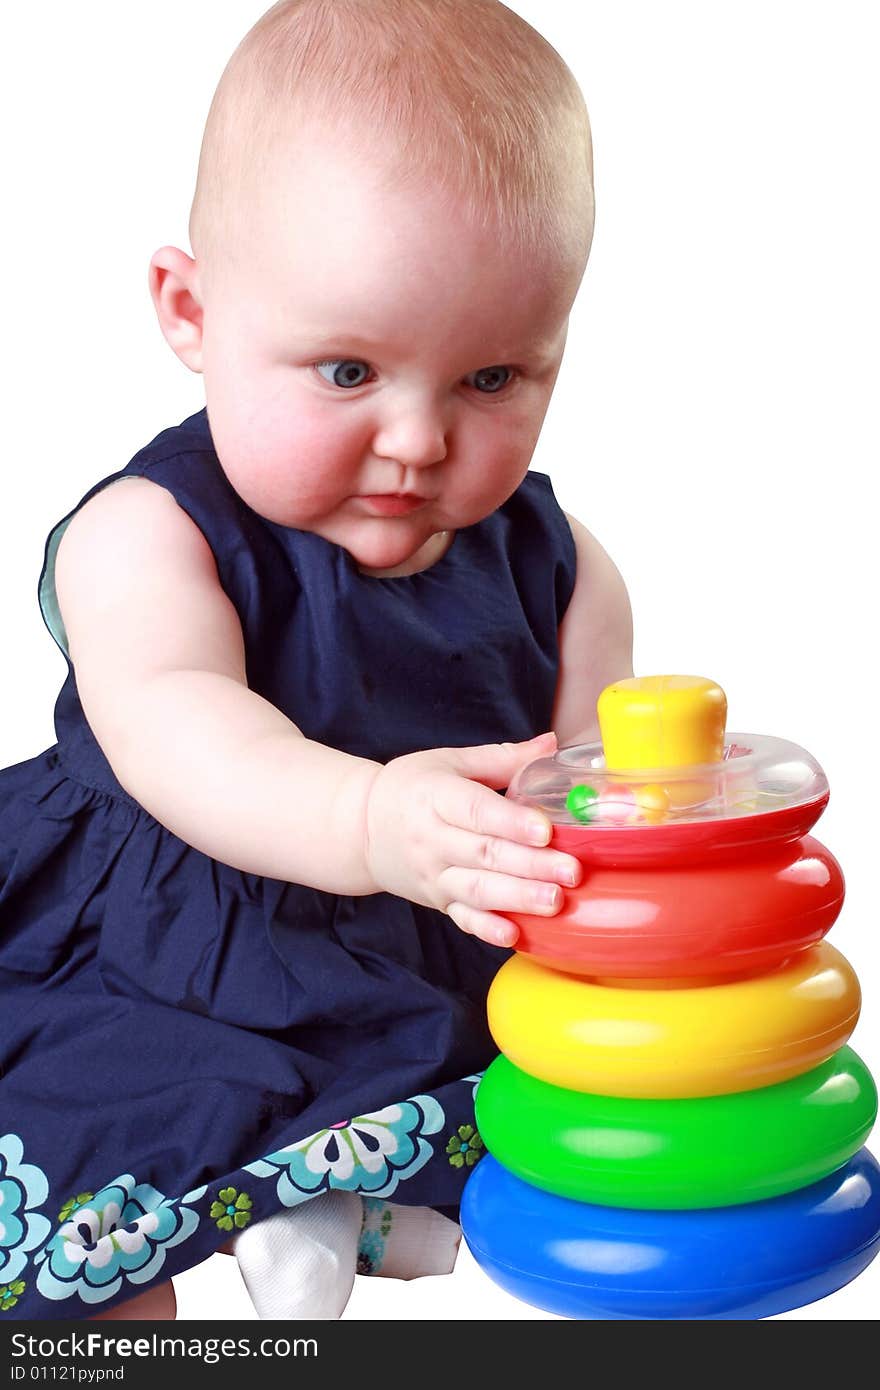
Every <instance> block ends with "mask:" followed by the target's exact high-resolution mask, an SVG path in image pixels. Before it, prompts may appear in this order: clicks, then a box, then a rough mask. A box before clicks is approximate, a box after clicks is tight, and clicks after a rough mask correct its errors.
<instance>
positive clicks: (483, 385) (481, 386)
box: [465, 367, 513, 396]
mask: <svg viewBox="0 0 880 1390" xmlns="http://www.w3.org/2000/svg"><path fill="white" fill-rule="evenodd" d="M512 380H513V372H512V370H511V368H510V367H481V368H480V370H479V371H478V372H469V373H468V375H467V376H466V377H465V381H466V382H467V384H468V386H473V388H474V390H476V391H482V392H483V394H484V395H486V396H488V395H492V394H493V393H494V392H495V391H502V390H503V389H504V387H505V386H506V385H507V383H508V382H509V381H512Z"/></svg>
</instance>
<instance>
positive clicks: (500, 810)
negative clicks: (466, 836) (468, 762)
mask: <svg viewBox="0 0 880 1390" xmlns="http://www.w3.org/2000/svg"><path fill="white" fill-rule="evenodd" d="M434 809H435V810H436V812H437V814H438V815H439V816H440V817H441V819H442V820H444V821H445V822H446V824H447V825H452V826H455V827H457V828H458V829H459V830H470V831H472V832H475V833H476V834H477V835H486V836H497V837H498V838H500V839H502V840H516V841H518V843H520V844H523V845H547V844H549V843H550V837H551V835H552V833H553V827H552V826H551V824H550V820H549V818H548V817H547V816H545V815H544V813H543V812H542V811H536V810H534V809H533V808H532V807H529V806H521V805H520V804H519V803H518V802H516V801H510V800H508V798H507V797H504V796H499V795H498V793H497V792H493V791H489V789H488V788H487V787H484V786H481V785H480V783H479V782H471V781H468V780H467V779H466V778H464V777H455V778H447V779H446V780H445V782H444V784H443V785H442V787H441V788H440V790H439V791H438V794H437V797H436V800H435V803H434Z"/></svg>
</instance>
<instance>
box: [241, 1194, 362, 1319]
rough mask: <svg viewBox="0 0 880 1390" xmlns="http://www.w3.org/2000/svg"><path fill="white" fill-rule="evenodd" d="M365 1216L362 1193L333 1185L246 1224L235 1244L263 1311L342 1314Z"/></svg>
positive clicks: (267, 1314) (258, 1307)
mask: <svg viewBox="0 0 880 1390" xmlns="http://www.w3.org/2000/svg"><path fill="white" fill-rule="evenodd" d="M361 1219H362V1208H361V1199H360V1197H359V1196H358V1194H357V1193H356V1192H343V1191H341V1190H340V1189H338V1188H334V1189H333V1190H332V1191H331V1192H324V1193H322V1194H321V1196H320V1197H312V1198H311V1199H310V1200H309V1201H307V1202H303V1203H302V1204H301V1205H300V1206H298V1207H290V1208H286V1209H285V1210H284V1211H280V1212H277V1213H276V1215H275V1216H270V1217H267V1218H266V1219H265V1220H264V1221H258V1222H256V1223H255V1224H254V1225H252V1226H246V1227H245V1229H244V1230H243V1231H242V1232H241V1233H240V1234H239V1235H238V1236H236V1238H235V1242H234V1247H233V1248H234V1252H235V1257H236V1259H237V1260H238V1266H239V1269H240V1270H241V1275H242V1278H243V1279H244V1282H245V1286H246V1287H247V1291H248V1293H249V1294H250V1297H251V1302H252V1303H253V1305H254V1307H255V1308H256V1310H257V1312H258V1313H259V1315H260V1317H261V1318H265V1319H273V1318H283V1319H288V1318H304V1319H305V1318H319V1319H325V1320H329V1319H333V1318H338V1317H340V1316H341V1314H342V1311H343V1309H344V1308H345V1305H346V1303H347V1302H348V1299H349V1296H350V1294H351V1290H352V1287H353V1285H354V1276H355V1270H356V1268H357V1244H358V1236H359V1234H360V1229H361Z"/></svg>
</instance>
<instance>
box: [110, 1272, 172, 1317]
mask: <svg viewBox="0 0 880 1390" xmlns="http://www.w3.org/2000/svg"><path fill="white" fill-rule="evenodd" d="M176 1316H177V1299H176V1297H175V1294H174V1285H173V1284H172V1282H171V1280H170V1279H169V1280H168V1282H167V1284H159V1285H158V1286H157V1287H156V1288H155V1289H147V1291H146V1293H140V1294H138V1295H137V1297H136V1298H130V1299H129V1300H128V1301H127V1302H126V1303H119V1304H117V1305H116V1307H115V1308H111V1309H110V1310H109V1312H107V1313H96V1314H95V1316H94V1317H93V1318H89V1322H109V1321H110V1320H111V1319H113V1318H118V1319H132V1320H134V1319H135V1318H137V1319H141V1318H144V1319H147V1318H149V1319H150V1320H151V1321H153V1322H171V1321H173V1319H174V1318H176Z"/></svg>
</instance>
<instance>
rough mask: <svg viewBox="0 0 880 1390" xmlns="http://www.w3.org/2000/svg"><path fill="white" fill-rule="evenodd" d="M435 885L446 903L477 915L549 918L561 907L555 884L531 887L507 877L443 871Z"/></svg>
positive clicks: (476, 871) (475, 871) (559, 894)
mask: <svg viewBox="0 0 880 1390" xmlns="http://www.w3.org/2000/svg"><path fill="white" fill-rule="evenodd" d="M439 882H440V888H441V891H442V892H443V893H444V895H446V896H448V898H449V901H450V902H453V903H462V904H464V906H466V907H473V908H476V909H477V910H478V911H483V910H488V911H490V912H524V913H539V914H540V915H541V916H543V917H551V916H552V915H553V913H554V912H558V911H559V909H560V908H561V906H562V899H563V895H562V889H561V888H560V887H559V885H558V883H534V882H532V881H530V880H529V879H525V878H514V877H513V876H512V875H510V874H492V873H484V872H482V871H481V870H479V869H460V868H449V869H445V870H444V871H443V873H442V874H441V875H440V881H439ZM446 911H447V912H448V911H449V908H448V907H447V909H446Z"/></svg>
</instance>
